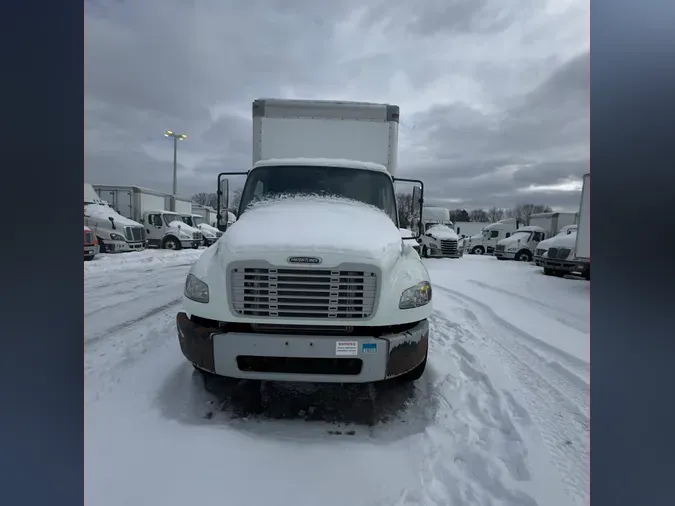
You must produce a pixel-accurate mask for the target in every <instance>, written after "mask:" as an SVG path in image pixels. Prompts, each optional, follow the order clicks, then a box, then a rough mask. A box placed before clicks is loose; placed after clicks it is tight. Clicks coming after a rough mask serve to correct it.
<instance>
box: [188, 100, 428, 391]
mask: <svg viewBox="0 0 675 506" xmlns="http://www.w3.org/2000/svg"><path fill="white" fill-rule="evenodd" d="M398 122H399V108H398V107H397V106H393V105H387V104H371V103H359V102H331V101H305V100H270V99H267V100H256V101H254V102H253V167H252V168H251V169H250V170H249V171H247V172H243V173H221V174H219V175H218V196H219V200H220V202H219V204H218V206H217V208H218V209H223V208H227V200H228V197H227V191H226V190H227V178H228V177H233V176H236V175H246V183H245V185H244V189H243V192H242V195H241V201H240V205H239V212H238V219H237V221H236V222H235V223H234V224H233V225H231V226H230V227H229V228H227V232H226V233H225V234H223V237H222V238H221V239H220V240H219V241H218V242H217V243H216V245H215V246H214V247H211V248H209V249H207V250H206V251H205V252H204V253H203V254H202V256H201V257H200V258H199V259H198V260H197V262H196V263H195V264H194V265H193V266H192V268H191V269H190V272H189V274H188V276H187V278H186V281H185V290H184V299H183V311H181V312H180V313H178V315H177V316H176V323H177V328H178V338H179V342H180V346H181V350H182V352H183V354H184V356H185V357H186V358H187V360H188V361H190V362H192V364H193V365H194V366H195V367H196V368H197V370H199V371H201V372H202V373H204V374H206V375H213V374H215V375H220V376H229V377H234V378H244V379H245V378H249V379H258V380H278V381H308V382H333V383H363V382H373V381H379V380H385V379H390V378H400V379H403V380H407V381H413V380H416V379H418V378H419V377H421V375H422V373H423V372H424V369H425V366H426V361H427V351H428V344H429V317H430V316H431V314H432V305H431V293H432V291H431V284H430V279H429V274H428V272H427V270H426V268H425V267H424V264H423V263H422V261H421V260H420V257H419V255H418V254H417V253H416V252H415V250H414V248H413V246H412V245H410V244H405V238H403V237H402V236H401V233H400V230H399V224H398V213H397V209H396V199H395V190H394V184H395V183H396V182H399V181H404V182H406V183H412V184H414V185H416V186H415V188H414V189H413V195H414V199H415V203H416V211H415V212H416V213H419V214H420V216H419V218H422V216H421V215H422V211H421V209H418V208H420V207H421V206H422V203H423V192H424V185H423V183H422V182H421V181H417V180H401V179H397V178H395V177H394V176H395V174H396V166H397V154H398V153H397V151H398V124H399V123H398ZM222 201H225V202H224V205H222V204H223V202H222ZM419 218H418V219H419ZM226 222H227V218H226V216H225V215H223V216H222V217H219V223H218V225H219V228H222V229H225V228H226V227H227V225H226Z"/></svg>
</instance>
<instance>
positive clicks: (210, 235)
mask: <svg viewBox="0 0 675 506" xmlns="http://www.w3.org/2000/svg"><path fill="white" fill-rule="evenodd" d="M202 234H204V237H206V238H207V239H215V238H216V236H215V235H213V234H212V233H211V232H207V231H206V230H204V231H202Z"/></svg>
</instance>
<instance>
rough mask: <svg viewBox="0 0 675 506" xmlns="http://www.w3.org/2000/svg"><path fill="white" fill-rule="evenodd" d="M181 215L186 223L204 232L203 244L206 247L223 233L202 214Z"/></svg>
mask: <svg viewBox="0 0 675 506" xmlns="http://www.w3.org/2000/svg"><path fill="white" fill-rule="evenodd" d="M180 217H181V219H182V220H183V222H184V223H185V224H186V225H189V226H191V227H192V228H196V229H197V230H199V231H200V232H201V233H202V244H203V245H204V246H206V247H208V246H211V245H212V244H213V243H214V242H216V241H217V240H218V239H219V238H220V237H221V236H222V235H223V233H222V232H221V231H220V230H218V229H217V228H216V227H212V226H211V225H209V224H208V223H207V222H206V219H204V217H203V216H202V215H201V214H181V215H180Z"/></svg>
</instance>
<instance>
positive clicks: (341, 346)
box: [335, 341, 359, 356]
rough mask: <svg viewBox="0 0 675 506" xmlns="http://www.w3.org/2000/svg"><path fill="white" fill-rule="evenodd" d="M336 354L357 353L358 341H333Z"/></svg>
mask: <svg viewBox="0 0 675 506" xmlns="http://www.w3.org/2000/svg"><path fill="white" fill-rule="evenodd" d="M335 354H336V355H343V356H344V355H358V354H359V342H358V341H335Z"/></svg>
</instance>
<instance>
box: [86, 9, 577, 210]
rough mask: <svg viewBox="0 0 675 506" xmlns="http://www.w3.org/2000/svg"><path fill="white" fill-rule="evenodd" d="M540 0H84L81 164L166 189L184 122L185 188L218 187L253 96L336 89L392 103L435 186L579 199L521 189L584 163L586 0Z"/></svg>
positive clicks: (409, 149)
mask: <svg viewBox="0 0 675 506" xmlns="http://www.w3.org/2000/svg"><path fill="white" fill-rule="evenodd" d="M547 5H548V4H546V2H534V1H529V0H528V1H525V2H518V1H516V0H504V1H502V2H500V1H498V0H492V1H489V0H475V1H469V0H456V1H448V0H430V1H428V2H423V3H410V2H404V1H403V0H393V1H388V2H379V1H375V0H371V1H368V0H364V1H358V2H357V1H356V0H336V1H334V2H316V1H312V0H251V1H249V2H236V1H234V0H161V1H160V0H144V1H143V2H129V1H124V2H120V1H113V0H108V1H106V0H104V1H97V2H87V10H86V28H85V30H86V31H85V33H86V39H85V42H86V60H85V63H86V102H87V103H86V139H85V140H86V151H87V152H86V163H87V166H86V172H87V179H88V181H89V182H94V183H111V184H137V185H143V186H149V187H152V188H156V189H158V190H163V191H168V190H169V189H170V186H171V166H172V162H171V156H172V146H171V142H170V141H168V140H167V139H165V138H164V137H163V136H162V133H163V132H164V130H166V129H167V128H170V129H173V130H175V131H180V132H185V133H187V134H188V135H189V138H188V140H187V141H185V142H183V143H180V147H179V157H178V159H179V193H181V194H182V195H190V194H192V193H195V192H197V191H213V190H214V187H215V177H216V174H217V173H218V172H220V171H225V170H246V169H247V168H248V165H250V159H251V123H250V104H251V101H252V100H253V99H254V98H258V97H293V96H299V97H301V98H327V99H330V98H339V99H352V100H370V101H381V102H393V103H397V104H399V105H400V106H401V111H402V119H401V149H400V151H401V152H400V160H401V162H400V166H401V168H400V172H401V175H403V174H407V175H410V174H414V175H416V176H419V177H423V178H425V180H426V183H427V187H428V190H427V196H429V197H431V198H442V199H461V200H462V201H463V202H464V204H463V206H464V207H467V208H472V207H479V206H484V207H488V206H491V205H503V206H512V205H513V204H515V203H516V202H518V201H523V200H531V199H543V200H542V202H541V203H546V204H549V205H563V206H570V205H571V206H576V205H577V201H578V194H577V193H574V192H573V193H569V192H567V193H565V192H552V193H551V192H550V191H549V192H548V193H546V192H541V191H539V192H538V193H532V192H529V193H523V192H522V191H520V190H522V189H523V188H527V187H529V186H530V185H545V186H550V185H554V184H556V183H560V182H566V181H568V180H570V179H574V178H575V177H576V178H578V177H579V175H580V174H583V173H584V172H586V170H587V159H588V55H587V53H585V52H584V49H586V48H587V46H588V41H587V40H583V36H586V37H587V29H586V27H585V23H586V22H587V20H584V16H585V17H586V18H587V9H588V7H587V5H585V4H584V2H581V0H579V1H578V5H576V4H574V5H573V4H570V6H571V7H560V6H558V4H556V9H557V12H556V13H553V14H551V13H549V10H548V9H549V8H548V7H547ZM579 34H581V36H580V35H579ZM580 53H582V54H581V56H577V57H573V56H574V55H575V54H576V55H579V54H580ZM452 207H456V205H454V204H453V205H452Z"/></svg>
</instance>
